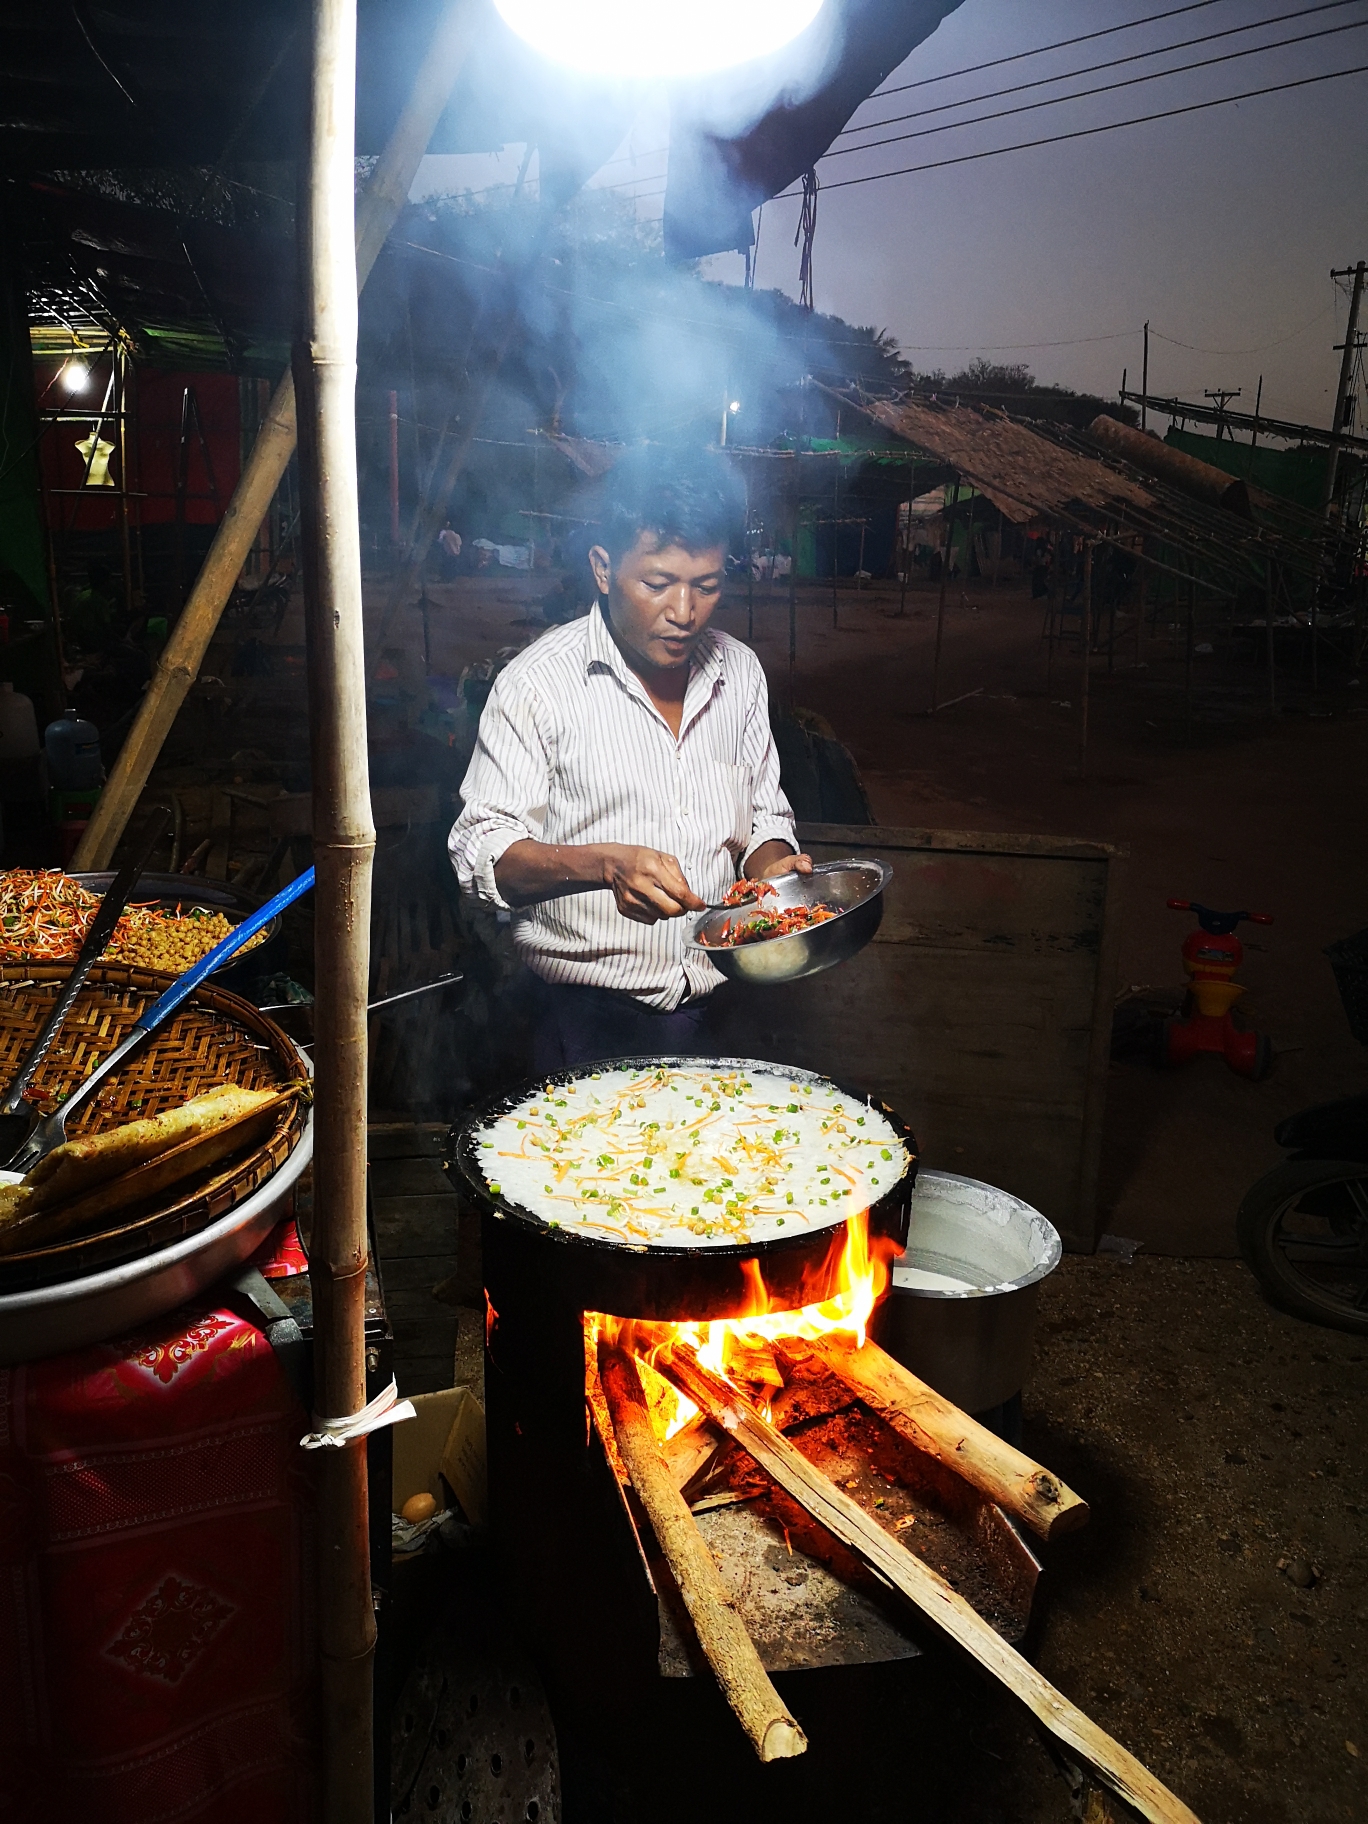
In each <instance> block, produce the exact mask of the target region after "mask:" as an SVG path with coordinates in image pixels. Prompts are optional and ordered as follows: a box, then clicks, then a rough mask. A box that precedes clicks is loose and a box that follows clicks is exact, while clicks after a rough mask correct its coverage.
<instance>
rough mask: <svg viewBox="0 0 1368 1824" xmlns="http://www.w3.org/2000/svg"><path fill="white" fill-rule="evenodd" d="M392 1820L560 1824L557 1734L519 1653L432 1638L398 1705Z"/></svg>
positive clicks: (454, 1633) (451, 1634) (440, 1634)
mask: <svg viewBox="0 0 1368 1824" xmlns="http://www.w3.org/2000/svg"><path fill="white" fill-rule="evenodd" d="M390 1765H391V1768H392V1779H391V1803H392V1806H393V1814H394V1818H395V1820H396V1824H400V1821H402V1820H410V1821H411V1824H560V1817H561V1791H560V1762H559V1758H558V1755H557V1752H556V1731H555V1726H554V1724H553V1723H552V1721H551V1713H550V1711H549V1710H548V1709H547V1707H546V1698H545V1696H544V1695H543V1692H542V1688H541V1682H540V1680H539V1679H538V1677H537V1675H536V1672H535V1671H534V1670H533V1668H532V1666H531V1665H530V1664H529V1663H528V1662H527V1661H526V1660H525V1659H524V1658H523V1657H522V1656H521V1654H520V1653H518V1651H517V1650H516V1649H512V1650H509V1649H508V1648H506V1647H504V1646H496V1645H487V1644H485V1642H484V1641H482V1640H481V1639H480V1638H479V1636H478V1635H466V1636H465V1637H464V1638H463V1637H462V1634H461V1632H460V1631H459V1630H457V1629H455V1628H445V1629H438V1630H436V1631H435V1632H434V1635H433V1637H432V1638H431V1639H430V1640H429V1642H428V1644H427V1646H426V1647H425V1648H424V1650H423V1652H422V1654H421V1655H420V1656H419V1659H418V1663H417V1665H416V1666H415V1667H414V1669H413V1672H412V1673H411V1674H410V1676H409V1678H408V1681H407V1683H406V1684H405V1686H404V1689H403V1692H402V1693H401V1696H400V1700H399V1702H398V1703H397V1704H396V1705H395V1709H394V1717H393V1723H392V1741H391V1762H390Z"/></svg>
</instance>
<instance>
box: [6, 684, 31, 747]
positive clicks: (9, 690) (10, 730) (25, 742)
mask: <svg viewBox="0 0 1368 1824" xmlns="http://www.w3.org/2000/svg"><path fill="white" fill-rule="evenodd" d="M37 752H38V718H37V716H35V715H34V713H33V700H32V698H30V697H26V696H25V695H24V693H23V691H22V690H16V689H15V688H14V686H13V684H8V683H7V684H0V760H31V759H32V758H33V756H34V755H35V754H36V753H37Z"/></svg>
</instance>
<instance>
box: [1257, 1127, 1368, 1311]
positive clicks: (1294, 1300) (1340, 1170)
mask: <svg viewBox="0 0 1368 1824" xmlns="http://www.w3.org/2000/svg"><path fill="white" fill-rule="evenodd" d="M1236 1228H1237V1232H1238V1235H1239V1241H1240V1250H1241V1252H1242V1253H1243V1254H1244V1257H1245V1259H1246V1260H1247V1261H1248V1262H1249V1265H1250V1267H1251V1269H1252V1270H1253V1272H1254V1275H1255V1277H1256V1278H1257V1279H1258V1281H1259V1284H1260V1285H1261V1286H1262V1287H1263V1289H1264V1291H1265V1292H1266V1293H1267V1294H1268V1296H1269V1298H1270V1299H1271V1300H1272V1301H1273V1303H1274V1304H1275V1305H1277V1306H1279V1307H1280V1309H1282V1310H1284V1311H1288V1312H1290V1313H1291V1314H1292V1316H1293V1317H1303V1318H1306V1319H1308V1320H1309V1321H1310V1322H1311V1323H1313V1324H1326V1325H1328V1326H1330V1327H1331V1328H1332V1329H1335V1330H1349V1331H1353V1332H1354V1333H1355V1334H1356V1335H1359V1336H1368V1165H1365V1163H1364V1162H1363V1161H1362V1160H1350V1159H1307V1160H1299V1161H1296V1162H1294V1163H1292V1164H1288V1165H1280V1166H1277V1167H1276V1168H1275V1169H1274V1170H1273V1171H1271V1172H1269V1173H1267V1174H1266V1175H1265V1176H1264V1177H1262V1178H1260V1179H1259V1181H1258V1183H1257V1184H1255V1185H1252V1186H1251V1187H1250V1189H1249V1191H1248V1192H1247V1193H1246V1195H1245V1199H1244V1202H1243V1203H1242V1204H1241V1205H1240V1212H1239V1215H1238V1217H1237V1218H1236Z"/></svg>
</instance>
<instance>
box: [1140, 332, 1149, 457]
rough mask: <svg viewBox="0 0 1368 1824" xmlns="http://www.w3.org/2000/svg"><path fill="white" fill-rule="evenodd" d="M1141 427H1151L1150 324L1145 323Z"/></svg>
mask: <svg viewBox="0 0 1368 1824" xmlns="http://www.w3.org/2000/svg"><path fill="white" fill-rule="evenodd" d="M1140 429H1141V430H1142V431H1147V430H1148V429H1149V324H1148V323H1146V324H1145V360H1144V365H1143V366H1142V367H1141V369H1140Z"/></svg>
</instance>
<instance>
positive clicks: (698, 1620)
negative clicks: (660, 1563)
mask: <svg viewBox="0 0 1368 1824" xmlns="http://www.w3.org/2000/svg"><path fill="white" fill-rule="evenodd" d="M599 1379H600V1381H601V1383H602V1386H603V1395H604V1398H605V1400H606V1401H607V1403H608V1411H609V1413H610V1414H611V1416H612V1420H613V1431H614V1433H615V1435H616V1437H617V1442H618V1450H619V1453H620V1454H621V1457H622V1460H623V1462H624V1463H625V1464H626V1466H627V1473H628V1475H629V1476H630V1477H631V1478H632V1486H633V1488H635V1489H636V1491H637V1494H638V1495H639V1496H640V1497H641V1504H642V1506H643V1507H644V1508H645V1509H646V1513H647V1516H648V1517H649V1519H650V1522H651V1526H652V1528H653V1530H654V1532H655V1536H656V1540H657V1542H658V1543H659V1545H660V1549H661V1551H662V1552H664V1554H665V1557H666V1560H667V1561H668V1563H669V1566H670V1569H671V1571H672V1572H673V1573H674V1579H675V1582H676V1583H677V1584H678V1585H679V1591H680V1594H681V1595H682V1596H683V1598H684V1602H685V1606H686V1607H687V1608H688V1611H689V1616H690V1618H691V1620H692V1621H693V1624H694V1631H695V1632H696V1633H697V1635H698V1642H699V1645H700V1646H701V1647H702V1649H703V1651H704V1653H706V1654H707V1656H708V1664H709V1665H710V1666H711V1667H712V1669H713V1671H714V1672H715V1673H716V1675H717V1682H718V1684H719V1685H721V1687H722V1693H723V1696H724V1697H725V1698H726V1700H727V1702H728V1703H729V1704H730V1705H731V1707H732V1710H733V1711H734V1712H735V1715H736V1719H737V1721H738V1722H739V1723H740V1725H741V1727H742V1728H743V1729H744V1730H745V1732H746V1734H747V1736H748V1737H749V1738H750V1742H751V1745H752V1747H753V1748H754V1749H755V1752H756V1753H757V1754H758V1755H759V1757H760V1759H761V1760H762V1761H778V1760H785V1759H788V1758H789V1757H790V1756H792V1755H795V1754H802V1753H803V1751H804V1750H805V1749H806V1747H807V1737H806V1736H805V1735H804V1734H803V1732H802V1730H801V1729H800V1728H799V1727H798V1724H797V1723H796V1722H795V1721H794V1719H793V1717H792V1716H791V1715H790V1714H789V1711H788V1709H787V1707H786V1705H785V1703H784V1700H783V1699H782V1698H781V1697H780V1695H779V1693H778V1692H777V1691H776V1690H775V1688H774V1686H773V1684H772V1683H771V1682H770V1677H769V1674H768V1673H767V1672H766V1670H765V1668H764V1667H763V1666H762V1665H761V1663H760V1655H759V1654H758V1653H757V1652H756V1650H755V1643H754V1641H753V1640H752V1639H751V1637H750V1635H749V1634H748V1633H747V1632H746V1628H745V1624H744V1623H743V1622H742V1620H741V1618H740V1616H739V1615H738V1614H737V1613H736V1610H735V1609H734V1608H733V1607H732V1604H731V1598H730V1597H729V1596H728V1595H727V1592H726V1589H725V1587H724V1586H723V1583H722V1579H721V1578H720V1577H719V1576H718V1574H717V1566H716V1565H715V1564H714V1563H713V1558H712V1553H711V1552H710V1551H709V1550H708V1548H707V1546H706V1545H705V1544H704V1542H703V1538H702V1535H701V1534H700V1533H699V1531H698V1528H697V1526H696V1525H695V1523H694V1518H693V1515H692V1514H691V1513H690V1512H689V1510H688V1507H687V1506H686V1505H685V1503H684V1499H683V1497H682V1496H681V1495H680V1493H679V1490H678V1489H677V1488H676V1487H675V1484H674V1478H673V1477H672V1476H671V1474H670V1472H669V1470H668V1468H667V1467H666V1465H665V1461H664V1459H663V1458H662V1456H661V1454H660V1447H659V1445H658V1444H657V1443H656V1439H655V1433H654V1432H653V1431H652V1429H651V1419H650V1414H649V1412H648V1411H647V1407H646V1395H645V1394H644V1392H643V1391H642V1386H641V1376H640V1375H639V1374H638V1373H637V1369H636V1363H635V1362H634V1361H633V1360H632V1358H631V1356H630V1355H628V1354H627V1353H626V1351H625V1350H622V1349H619V1348H617V1347H615V1346H613V1345H611V1344H600V1346H599Z"/></svg>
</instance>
